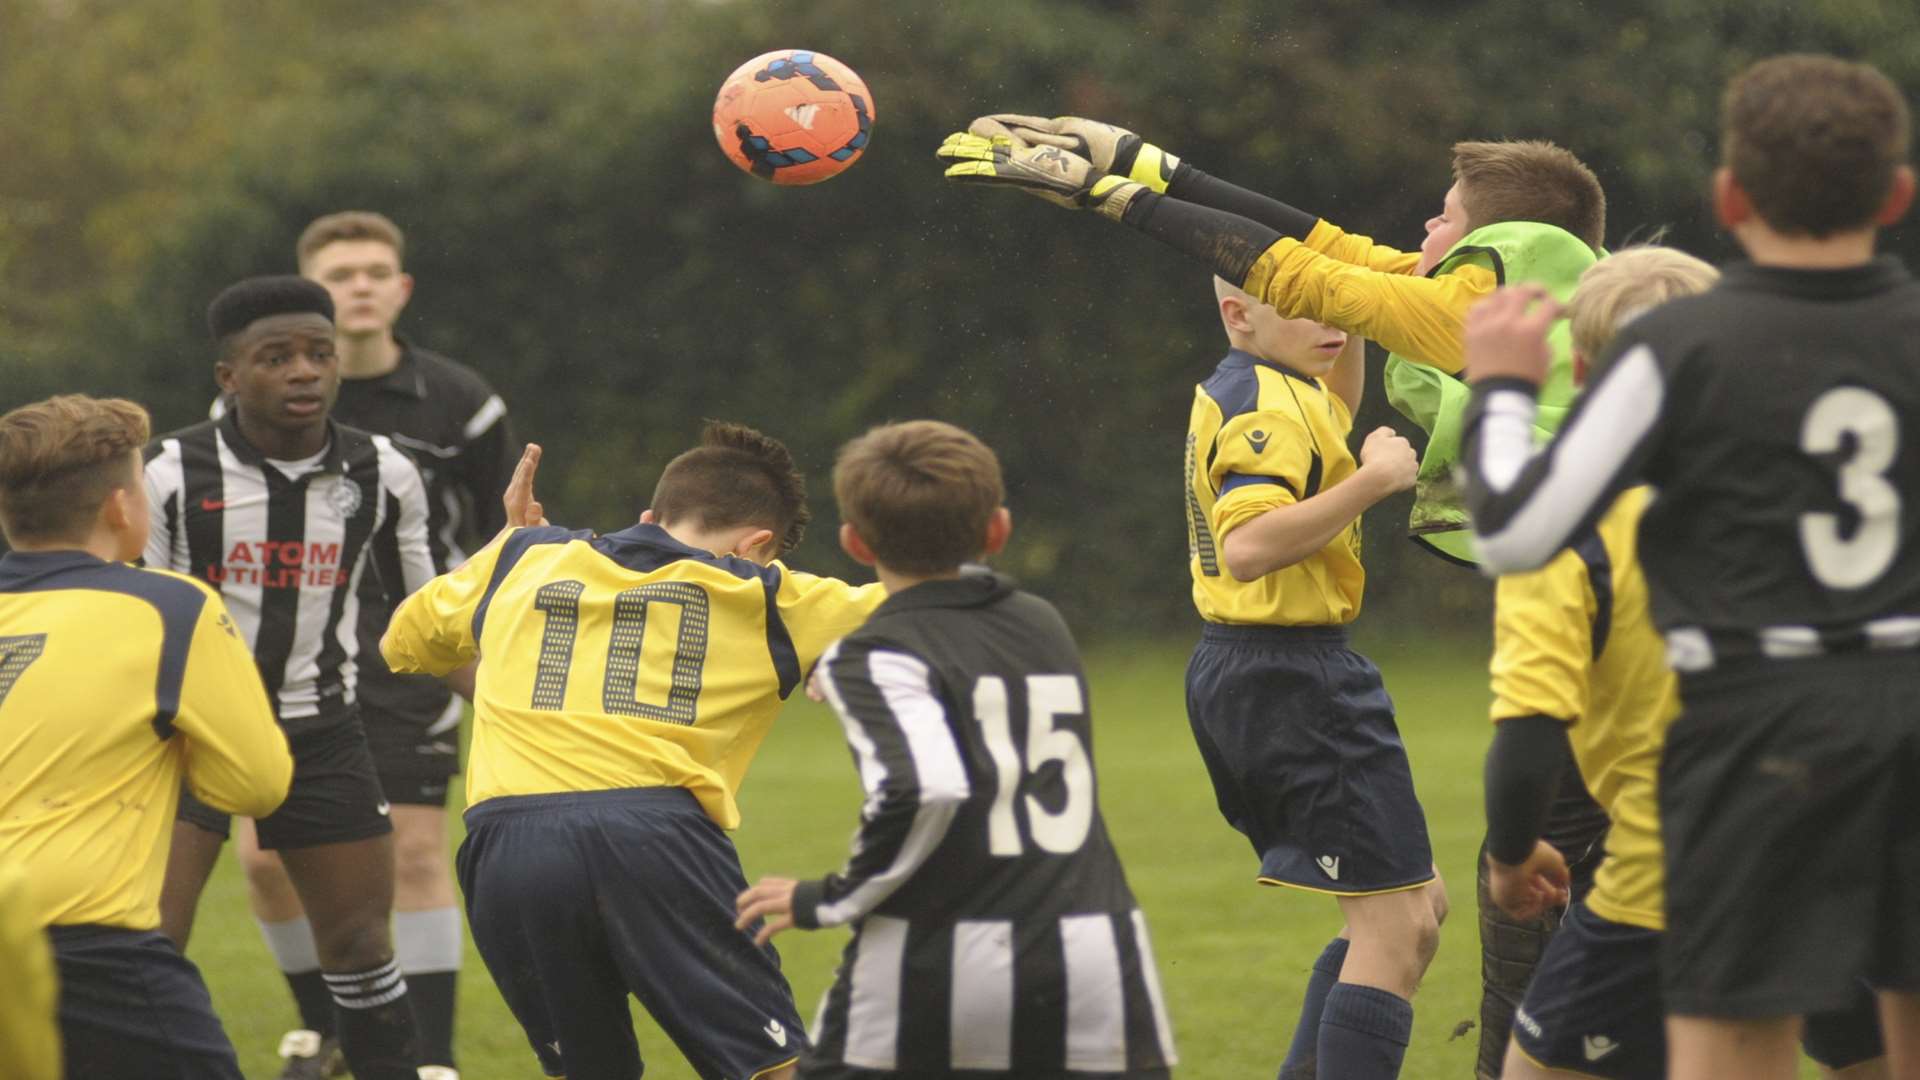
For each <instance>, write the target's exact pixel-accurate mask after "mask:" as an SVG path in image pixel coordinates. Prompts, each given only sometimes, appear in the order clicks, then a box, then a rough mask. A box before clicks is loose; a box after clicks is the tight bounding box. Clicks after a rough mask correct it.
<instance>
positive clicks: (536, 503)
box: [500, 443, 547, 529]
mask: <svg viewBox="0 0 1920 1080" xmlns="http://www.w3.org/2000/svg"><path fill="white" fill-rule="evenodd" d="M539 471H540V444H539V443H528V444H527V448H526V449H525V450H523V451H521V453H520V463H519V464H518V465H515V466H514V467H513V479H512V480H509V481H507V490H506V491H505V492H504V493H502V494H501V496H500V502H501V505H503V506H505V507H506V508H507V527H508V528H509V529H517V528H519V527H520V526H522V525H545V524H547V513H546V510H545V509H544V508H542V507H541V505H540V500H538V499H536V498H534V497H533V475H534V473H536V472H539Z"/></svg>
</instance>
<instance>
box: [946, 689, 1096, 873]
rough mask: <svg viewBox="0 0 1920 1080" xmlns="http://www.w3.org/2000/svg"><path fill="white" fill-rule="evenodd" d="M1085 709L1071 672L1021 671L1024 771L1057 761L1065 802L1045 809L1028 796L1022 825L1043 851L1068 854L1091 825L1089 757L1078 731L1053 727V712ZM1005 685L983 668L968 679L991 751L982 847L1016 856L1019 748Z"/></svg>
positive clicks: (1067, 713)
mask: <svg viewBox="0 0 1920 1080" xmlns="http://www.w3.org/2000/svg"><path fill="white" fill-rule="evenodd" d="M1086 711H1087V707H1086V702H1085V700H1084V699H1083V698H1082V697H1081V696H1080V681H1079V680H1078V679H1076V678H1074V677H1073V676H1071V675H1029V676H1027V763H1026V771H1031V772H1038V771H1039V770H1040V768H1041V766H1043V765H1045V764H1046V763H1047V762H1049V761H1057V762H1059V763H1060V778H1061V780H1062V781H1063V782H1064V784H1065V786H1066V789H1067V798H1066V803H1065V805H1063V806H1061V807H1060V809H1059V810H1057V811H1056V810H1048V809H1047V807H1046V804H1044V803H1042V802H1041V801H1040V800H1039V798H1037V797H1036V796H1033V795H1028V796H1027V798H1026V806H1027V829H1028V831H1029V832H1031V833H1032V834H1033V842H1034V844H1035V845H1036V846H1038V847H1039V848H1040V850H1042V851H1050V852H1052V853H1054V854H1055V855H1067V854H1071V853H1072V852H1075V851H1078V850H1080V845H1081V844H1083V843H1086V840H1087V830H1088V829H1089V828H1091V827H1092V825H1093V762H1092V761H1090V760H1089V759H1088V758H1087V748H1086V747H1085V746H1083V745H1082V744H1081V742H1080V736H1078V735H1075V734H1074V733H1073V732H1072V731H1069V730H1067V729H1065V728H1057V727H1054V726H1053V719H1054V717H1056V716H1078V715H1080V714H1081V713H1084V712H1086ZM1007 712H1008V710H1007V684H1006V682H1005V681H1004V680H1002V679H1001V678H1000V677H999V676H997V675H983V676H981V678H980V681H979V682H977V683H975V684H974V686H973V715H974V717H975V718H976V719H978V720H979V721H980V733H981V736H982V738H983V739H984V740H985V742H986V744H987V753H988V754H989V755H991V756H992V758H993V768H994V772H995V774H996V783H995V785H994V793H993V806H992V807H991V808H989V809H988V811H987V850H988V851H990V852H992V853H993V854H995V855H1019V854H1020V853H1021V851H1022V850H1023V848H1022V845H1021V843H1020V826H1019V821H1018V819H1017V818H1016V817H1015V816H1014V812H1013V800H1014V796H1015V795H1016V794H1018V792H1019V790H1020V779H1021V772H1022V769H1021V765H1020V753H1019V751H1018V750H1016V749H1014V745H1013V726H1012V724H1011V723H1010V721H1009V718H1008V715H1007Z"/></svg>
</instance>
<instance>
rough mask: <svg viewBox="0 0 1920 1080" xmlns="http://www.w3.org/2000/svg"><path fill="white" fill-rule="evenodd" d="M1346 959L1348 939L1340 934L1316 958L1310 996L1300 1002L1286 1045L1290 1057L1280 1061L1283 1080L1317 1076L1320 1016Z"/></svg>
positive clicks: (1325, 1007) (1309, 986)
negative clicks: (1291, 1037)
mask: <svg viewBox="0 0 1920 1080" xmlns="http://www.w3.org/2000/svg"><path fill="white" fill-rule="evenodd" d="M1346 962H1347V939H1346V938H1339V937H1337V938H1334V939H1333V940H1332V941H1329V942H1327V947H1326V948H1325V949H1324V950H1322V951H1321V953H1320V958H1319V959H1318V960H1315V961H1314V962H1313V975H1312V976H1311V977H1310V978H1308V979H1307V996H1306V999H1305V1000H1303V1001H1301V1003H1300V1022H1299V1023H1298V1024H1296V1025H1294V1028H1293V1045H1292V1046H1290V1047H1288V1048H1287V1059H1286V1060H1285V1061H1283V1062H1281V1063H1280V1080H1314V1078H1315V1077H1316V1076H1318V1075H1319V1072H1318V1070H1317V1069H1316V1068H1315V1062H1316V1061H1317V1060H1318V1059H1319V1056H1320V1016H1321V1014H1322V1013H1324V1012H1325V1011H1326V1009H1327V994H1328V993H1329V992H1330V991H1332V990H1333V984H1335V983H1337V982H1339V981H1340V968H1341V966H1342V965H1343V964H1345V963H1346Z"/></svg>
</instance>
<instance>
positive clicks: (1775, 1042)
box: [1667, 1016, 1800, 1080]
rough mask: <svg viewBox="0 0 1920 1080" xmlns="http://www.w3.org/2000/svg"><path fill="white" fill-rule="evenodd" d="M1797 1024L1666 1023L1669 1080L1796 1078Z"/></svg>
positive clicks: (1789, 1020) (1694, 1019)
mask: <svg viewBox="0 0 1920 1080" xmlns="http://www.w3.org/2000/svg"><path fill="white" fill-rule="evenodd" d="M1799 1061H1800V1018H1799V1017H1797V1016H1782V1017H1775V1018H1769V1019H1765V1020H1727V1019H1722V1018H1719V1017H1706V1016H1669V1017H1667V1076H1668V1077H1669V1080H1720V1078H1722V1077H1730V1076H1737V1077H1740V1078H1741V1080H1793V1078H1794V1077H1795V1076H1797V1075H1798V1074H1799Z"/></svg>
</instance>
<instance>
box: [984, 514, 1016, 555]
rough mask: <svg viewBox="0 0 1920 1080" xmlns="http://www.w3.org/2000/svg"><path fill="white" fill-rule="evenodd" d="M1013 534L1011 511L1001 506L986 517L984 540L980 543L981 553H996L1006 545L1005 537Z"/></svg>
mask: <svg viewBox="0 0 1920 1080" xmlns="http://www.w3.org/2000/svg"><path fill="white" fill-rule="evenodd" d="M1012 535H1013V511H1011V510H1009V509H1007V508H1006V507H1004V506H1002V507H1000V508H999V509H997V510H995V511H994V512H993V516H992V517H990V518H988V519H987V535H986V542H985V543H984V544H983V545H981V548H980V553H981V554H982V555H998V554H1000V552H1001V551H1002V550H1003V549H1004V548H1005V547H1006V546H1007V538H1008V537H1010V536H1012Z"/></svg>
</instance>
